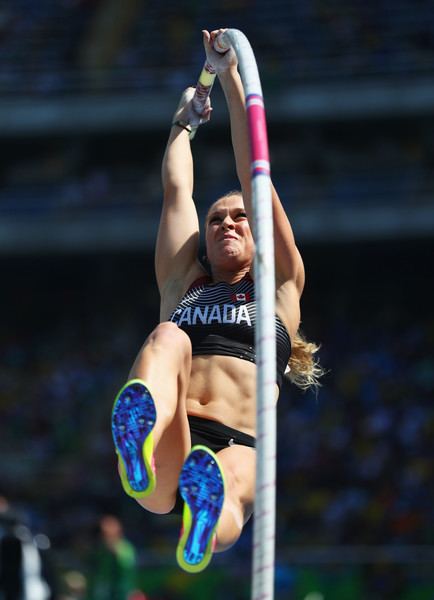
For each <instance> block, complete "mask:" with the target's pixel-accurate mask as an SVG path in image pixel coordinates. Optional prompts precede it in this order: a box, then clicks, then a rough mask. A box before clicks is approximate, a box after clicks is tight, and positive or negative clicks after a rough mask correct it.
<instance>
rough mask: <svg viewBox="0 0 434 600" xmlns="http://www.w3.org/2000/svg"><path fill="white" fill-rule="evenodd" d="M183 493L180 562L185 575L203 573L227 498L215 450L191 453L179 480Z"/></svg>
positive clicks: (200, 447)
mask: <svg viewBox="0 0 434 600" xmlns="http://www.w3.org/2000/svg"><path fill="white" fill-rule="evenodd" d="M179 491H180V493H181V496H182V498H183V500H184V502H185V503H184V511H183V515H182V532H181V537H180V539H179V542H178V547H177V549H176V558H177V561H178V564H179V566H180V567H181V568H182V569H184V571H187V572H188V573H199V571H203V569H205V567H206V566H207V565H208V563H209V562H210V560H211V557H212V553H213V550H214V545H215V541H216V539H215V530H216V527H217V523H218V520H219V517H220V514H221V511H222V507H223V501H224V495H225V483H224V478H223V471H222V468H221V466H220V464H219V461H218V459H217V456H216V455H215V454H214V452H212V450H210V449H209V448H207V447H206V446H194V447H193V448H192V449H191V452H190V454H189V455H188V456H187V458H186V460H185V463H184V466H183V467H182V471H181V474H180V476H179Z"/></svg>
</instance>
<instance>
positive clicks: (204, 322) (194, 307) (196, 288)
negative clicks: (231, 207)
mask: <svg viewBox="0 0 434 600" xmlns="http://www.w3.org/2000/svg"><path fill="white" fill-rule="evenodd" d="M170 321H172V322H174V323H176V324H177V325H178V327H180V328H181V329H182V330H183V331H185V333H186V334H187V335H188V336H189V338H190V340H191V344H192V349H193V356H198V355H210V354H217V355H220V356H234V357H236V358H241V359H243V360H248V361H250V362H255V360H256V353H255V322H256V302H255V286H254V282H253V280H252V278H251V277H250V275H249V274H247V275H245V276H244V278H243V279H241V280H240V281H239V282H238V283H235V284H229V283H225V282H223V281H220V282H218V283H212V280H211V278H210V277H201V278H200V279H197V280H196V281H195V282H194V283H192V285H191V286H190V288H189V289H188V290H187V292H186V293H185V295H184V296H183V298H182V299H181V300H180V302H179V304H178V306H177V307H176V308H175V310H174V311H173V313H172V314H171V316H170ZM275 323H276V383H277V384H278V386H279V387H280V386H281V384H282V380H283V375H284V373H285V370H286V367H287V365H288V360H289V357H290V355H291V339H290V337H289V334H288V332H287V330H286V328H285V326H284V324H283V323H282V321H281V319H280V318H279V317H278V316H277V315H276V319H275Z"/></svg>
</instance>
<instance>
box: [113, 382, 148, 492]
mask: <svg viewBox="0 0 434 600" xmlns="http://www.w3.org/2000/svg"><path fill="white" fill-rule="evenodd" d="M156 419H157V412H156V409H155V404H154V401H153V399H152V396H151V394H150V393H149V390H148V388H147V387H146V385H145V383H144V382H143V381H142V380H141V379H132V380H130V381H128V382H127V383H126V384H125V385H124V386H123V388H122V389H121V390H120V392H119V394H118V395H117V396H116V399H115V401H114V404H113V411H112V435H113V441H114V443H115V447H116V453H117V455H118V458H119V471H120V477H121V482H122V487H123V488H124V490H125V492H126V493H127V494H128V495H129V496H131V497H133V498H137V499H140V498H145V497H146V496H149V494H151V493H152V492H153V491H154V489H155V485H156V480H155V472H154V469H153V464H152V461H153V450H154V441H153V436H152V429H153V428H154V425H155V421H156Z"/></svg>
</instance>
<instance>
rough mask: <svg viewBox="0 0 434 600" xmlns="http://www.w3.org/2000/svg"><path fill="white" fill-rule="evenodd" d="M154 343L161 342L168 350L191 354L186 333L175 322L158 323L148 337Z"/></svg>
mask: <svg viewBox="0 0 434 600" xmlns="http://www.w3.org/2000/svg"><path fill="white" fill-rule="evenodd" d="M148 339H149V340H150V341H151V342H152V343H154V344H162V345H164V346H165V347H166V348H167V349H168V350H172V351H177V352H181V354H185V355H189V356H191V342H190V338H189V337H188V335H187V334H186V333H185V332H184V331H182V329H180V328H179V327H178V325H176V324H175V323H172V322H171V321H164V322H163V323H159V324H158V325H157V327H155V329H154V330H153V332H152V333H151V335H150V336H149V338H148Z"/></svg>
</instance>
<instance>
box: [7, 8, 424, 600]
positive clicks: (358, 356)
mask: <svg viewBox="0 0 434 600" xmlns="http://www.w3.org/2000/svg"><path fill="white" fill-rule="evenodd" d="M220 26H229V27H234V28H238V29H241V30H242V31H243V32H244V33H245V34H246V35H247V37H248V38H249V40H250V42H251V44H252V46H253V49H254V52H255V55H256V58H257V62H258V67H259V70H260V74H261V78H262V84H263V90H264V96H265V101H266V108H267V117H268V126H269V138H270V146H271V158H272V173H273V179H274V181H275V184H276V186H277V188H278V190H279V191H280V194H281V197H282V199H283V201H284V203H285V205H286V207H287V212H288V215H289V216H290V219H291V221H292V223H293V227H294V231H295V234H296V238H297V240H298V242H299V246H300V249H301V252H302V255H303V257H304V259H305V264H306V271H307V286H306V291H305V295H304V299H303V328H304V331H305V333H306V334H307V335H308V336H309V337H311V338H313V339H315V340H317V341H318V342H320V343H321V344H322V349H321V361H322V363H323V365H324V367H325V368H326V369H327V370H328V374H327V376H326V377H325V378H324V382H323V388H322V389H321V391H320V393H319V394H318V397H315V395H313V394H308V393H307V394H300V393H297V392H296V390H295V389H293V388H292V387H291V386H289V385H288V384H285V387H284V389H283V393H282V395H281V399H280V402H279V406H278V423H279V432H278V438H279V439H278V506H277V534H278V537H277V549H276V598H277V599H278V600H280V599H282V600H377V599H378V600H389V599H390V600H392V599H393V600H433V598H434V575H433V573H434V509H433V506H434V493H433V491H434V490H433V475H434V473H433V459H434V446H433V439H434V412H433V388H434V353H433V346H434V316H433V310H432V307H433V300H434V289H433V256H434V255H433V249H434V119H433V117H434V2H433V1H432V0H396V1H395V2H391V1H390V0H376V1H375V2H374V1H373V0H350V1H348V2H344V1H343V0H327V1H324V0H268V2H266V3H262V2H258V0H232V1H228V0H219V1H217V0H209V1H208V2H198V1H197V0H190V1H184V2H175V1H174V0H166V1H165V2H159V1H158V0H143V1H141V0H123V1H122V2H118V1H117V0H56V1H55V0H14V1H13V2H12V1H11V0H9V1H5V2H2V3H1V5H0V152H1V156H2V160H1V166H0V265H1V273H2V277H1V281H2V285H1V290H2V291H1V306H2V311H1V313H2V326H1V331H0V356H1V360H0V423H1V435H0V449H1V461H0V494H1V495H3V496H4V497H5V498H7V500H8V501H9V503H10V505H11V506H13V507H14V508H15V510H16V511H18V513H19V514H20V515H21V518H22V520H23V521H24V522H25V523H26V524H27V525H28V526H29V528H30V529H31V531H32V532H33V533H34V534H35V535H36V534H38V533H42V534H43V536H42V537H41V536H39V538H37V540H39V544H40V546H41V550H42V551H43V552H42V554H45V555H47V556H48V555H49V556H50V557H51V558H50V564H51V577H50V583H51V586H52V594H51V598H62V599H65V600H66V599H68V600H73V599H77V600H78V599H79V598H88V599H91V598H94V599H95V600H97V599H107V600H109V599H112V600H115V599H118V598H119V599H121V598H125V596H122V595H119V596H115V595H112V596H111V595H109V593H108V592H106V593H105V595H104V593H103V592H100V595H98V594H97V593H96V592H95V593H92V592H91V590H90V585H88V591H87V592H86V591H85V587H86V586H85V581H87V582H90V581H91V580H92V577H93V573H92V569H93V565H94V563H93V562H92V559H91V558H90V557H91V556H92V553H93V551H94V548H95V544H96V528H97V525H98V523H99V522H100V519H101V516H102V515H104V514H114V515H116V516H117V517H118V518H119V519H120V522H121V523H122V525H123V527H124V531H125V536H126V538H128V539H129V540H130V542H131V543H132V544H133V545H134V548H135V550H136V553H137V561H138V571H137V576H138V582H137V586H136V587H137V588H140V589H141V590H142V591H143V592H144V594H146V598H147V599H148V600H187V599H188V600H196V599H201V600H203V599H205V598H206V599H210V600H220V599H221V598H225V599H229V600H243V599H247V598H249V597H250V596H249V583H250V558H251V555H250V547H251V528H250V526H248V527H247V528H246V531H245V532H244V534H243V537H242V539H241V540H240V542H239V543H238V545H237V546H236V547H235V548H234V549H233V550H231V551H229V552H227V553H225V554H223V555H218V556H217V557H216V559H215V561H214V563H213V566H212V567H211V568H209V569H208V571H206V572H205V573H204V574H201V575H199V576H195V577H191V576H187V575H184V574H183V573H181V572H180V571H179V569H178V568H177V567H176V565H175V560H174V548H175V546H176V541H177V536H178V528H179V519H178V518H177V517H174V516H173V517H170V516H169V517H164V518H161V517H156V516H151V515H148V514H146V513H145V511H143V510H141V509H140V508H139V507H138V506H137V505H135V503H134V502H133V501H130V500H128V499H127V498H126V497H125V496H124V495H123V493H122V491H121V488H120V485H119V483H118V478H117V475H116V462H115V457H114V453H113V449H112V443H111V438H110V431H109V416H110V410H111V404H112V399H113V397H114V395H115V393H116V391H117V389H118V388H119V386H120V385H121V384H122V382H123V381H124V379H125V377H126V375H127V372H128V369H129V367H130V365H131V363H132V360H133V358H134V356H135V353H136V352H137V350H138V348H139V347H140V345H141V343H142V341H143V340H144V338H145V337H146V335H147V333H148V332H149V331H150V330H151V329H152V328H153V326H154V324H155V323H156V321H157V319H158V295H157V291H156V286H155V281H154V274H153V246H154V241H155V236H156V230H157V223H158V218H159V211H160V201H161V185H160V173H159V170H160V163H161V159H162V154H163V151H164V146H165V142H166V139H167V135H168V130H169V126H170V119H171V116H172V113H173V111H174V108H175V107H176V104H177V101H178V98H179V96H180V93H181V91H182V89H183V88H184V87H186V86H187V85H190V84H194V82H195V78H196V76H197V75H198V73H199V70H200V68H201V66H202V63H203V48H202V44H201V34H200V31H201V29H202V28H207V29H214V28H216V27H220ZM213 104H214V112H213V119H212V121H211V123H210V124H207V125H206V126H205V127H203V128H202V129H201V130H200V131H199V132H198V134H197V136H196V139H195V140H194V152H195V159H196V188H195V197H196V199H197V203H198V209H199V212H200V213H201V214H203V212H204V210H205V209H206V207H207V206H208V205H209V203H210V202H211V201H212V200H213V199H215V198H216V197H217V196H218V195H219V194H221V193H222V192H225V191H227V190H228V189H231V188H233V187H234V186H235V185H236V180H235V172H234V168H233V159H232V151H231V147H230V144H229V132H228V128H227V118H226V109H225V105H224V102H223V99H222V95H221V92H220V90H219V89H218V86H217V85H216V88H215V91H214V93H213ZM41 540H43V542H41ZM48 540H49V541H48ZM101 594H102V595H101ZM12 600H14V599H12ZM16 600H19V598H16Z"/></svg>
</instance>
